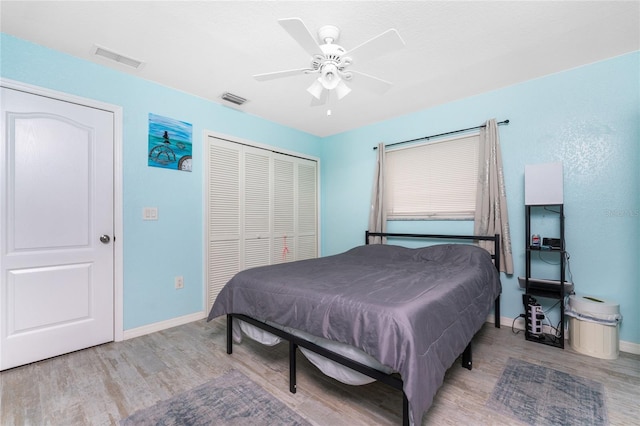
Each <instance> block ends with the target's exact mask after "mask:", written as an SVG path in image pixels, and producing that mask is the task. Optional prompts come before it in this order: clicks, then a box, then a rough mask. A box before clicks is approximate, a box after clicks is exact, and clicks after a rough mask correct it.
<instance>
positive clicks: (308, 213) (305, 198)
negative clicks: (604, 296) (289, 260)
mask: <svg viewBox="0 0 640 426" xmlns="http://www.w3.org/2000/svg"><path fill="white" fill-rule="evenodd" d="M317 164H318V163H316V162H315V161H311V160H305V159H301V158H299V159H297V178H296V181H297V198H296V201H297V202H296V209H297V214H296V217H297V230H298V232H297V241H296V243H297V244H296V247H297V250H296V253H295V255H296V257H295V259H296V260H303V259H312V258H314V257H318V236H317V227H318V192H317V188H318V179H317V173H318V171H317Z"/></svg>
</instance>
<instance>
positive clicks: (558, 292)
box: [523, 204, 566, 349]
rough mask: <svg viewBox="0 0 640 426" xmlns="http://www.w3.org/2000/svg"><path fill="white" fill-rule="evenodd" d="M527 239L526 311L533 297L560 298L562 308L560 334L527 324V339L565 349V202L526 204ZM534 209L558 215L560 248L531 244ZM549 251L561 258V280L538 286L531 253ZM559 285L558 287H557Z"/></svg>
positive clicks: (524, 299)
mask: <svg viewBox="0 0 640 426" xmlns="http://www.w3.org/2000/svg"><path fill="white" fill-rule="evenodd" d="M525 208H526V212H525V215H526V217H525V234H526V236H525V241H526V243H525V244H526V250H525V253H526V271H525V274H526V275H525V294H524V297H523V304H524V309H525V312H527V305H528V300H529V298H530V297H533V298H546V299H556V300H559V303H558V306H559V309H560V326H559V330H558V332H559V333H558V335H556V334H549V333H538V334H536V333H531V332H529V330H528V327H527V326H525V334H524V335H525V339H527V340H529V341H532V342H538V343H542V344H545V345H549V346H554V347H557V348H562V349H564V300H565V283H566V277H565V264H564V263H565V244H564V205H563V204H545V205H527V206H525ZM532 209H544V210H545V212H552V213H556V214H557V215H558V222H559V227H560V248H548V247H543V246H542V241H540V244H541V245H540V246H533V245H531V236H532V234H531V232H532V229H531V212H532ZM541 251H544V252H548V253H556V254H557V256H558V257H559V258H560V260H559V266H560V282H559V285H558V286H537V285H536V284H535V283H533V282H531V279H532V278H533V277H532V272H531V269H532V268H531V255H532V254H533V253H535V252H541ZM556 287H557V288H556Z"/></svg>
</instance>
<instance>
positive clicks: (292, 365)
mask: <svg viewBox="0 0 640 426" xmlns="http://www.w3.org/2000/svg"><path fill="white" fill-rule="evenodd" d="M296 349H298V345H296V344H295V343H293V342H292V341H289V392H291V393H296V388H297V385H296Z"/></svg>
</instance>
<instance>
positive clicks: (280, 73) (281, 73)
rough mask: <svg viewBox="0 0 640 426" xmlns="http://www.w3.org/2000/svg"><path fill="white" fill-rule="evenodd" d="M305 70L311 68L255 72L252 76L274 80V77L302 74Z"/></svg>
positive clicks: (258, 78) (263, 79)
mask: <svg viewBox="0 0 640 426" xmlns="http://www.w3.org/2000/svg"><path fill="white" fill-rule="evenodd" d="M305 71H311V70H310V69H309V68H299V69H295V70H285V71H276V72H268V73H264V74H256V75H254V76H253V78H255V79H256V80H258V81H267V80H274V79H276V78H283V77H291V76H294V75H300V74H304V73H305Z"/></svg>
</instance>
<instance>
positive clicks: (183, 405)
mask: <svg viewBox="0 0 640 426" xmlns="http://www.w3.org/2000/svg"><path fill="white" fill-rule="evenodd" d="M120 424H121V425H123V426H125V425H127V426H129V425H185V426H186V425H189V426H200V425H202V426H204V425H207V426H211V425H243V426H244V425H288V426H289V425H300V426H303V425H305V426H306V425H310V423H309V422H307V421H306V420H305V419H303V418H302V417H300V416H299V415H298V414H296V413H295V412H294V411H292V410H291V409H289V407H287V406H286V405H284V404H283V403H282V402H281V401H280V400H278V399H276V398H275V397H274V396H273V395H271V394H269V393H268V392H267V391H265V390H264V389H262V388H261V387H260V386H258V385H257V384H256V383H254V382H252V381H251V380H249V378H248V377H246V376H245V375H244V374H242V373H240V372H238V371H235V370H232V371H230V372H229V373H226V374H224V375H223V376H220V377H217V378H215V379H213V380H211V381H209V382H207V383H205V384H203V385H200V386H198V387H196V388H194V389H191V390H189V391H186V392H183V393H181V394H179V395H176V396H174V397H172V398H170V399H167V400H165V401H161V402H158V403H157V404H155V405H153V406H151V407H149V408H145V409H143V410H140V411H137V412H135V413H134V414H132V415H131V416H129V417H127V418H126V419H123V420H121V421H120Z"/></svg>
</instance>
